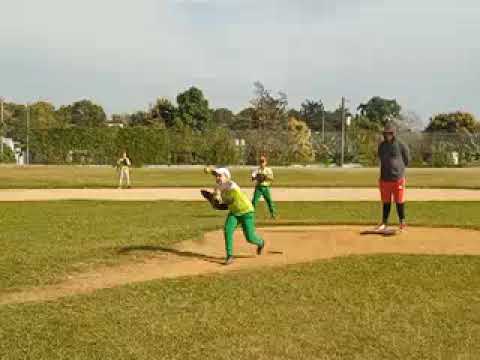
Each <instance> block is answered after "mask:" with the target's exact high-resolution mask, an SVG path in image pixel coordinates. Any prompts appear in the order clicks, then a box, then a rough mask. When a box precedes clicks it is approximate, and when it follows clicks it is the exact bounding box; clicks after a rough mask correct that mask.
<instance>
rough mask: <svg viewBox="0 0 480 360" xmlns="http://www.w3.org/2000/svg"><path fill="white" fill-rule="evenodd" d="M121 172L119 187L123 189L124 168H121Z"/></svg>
mask: <svg viewBox="0 0 480 360" xmlns="http://www.w3.org/2000/svg"><path fill="white" fill-rule="evenodd" d="M119 173H120V177H119V180H118V188H119V189H121V188H122V185H123V177H124V174H123V169H122V168H120V171H119Z"/></svg>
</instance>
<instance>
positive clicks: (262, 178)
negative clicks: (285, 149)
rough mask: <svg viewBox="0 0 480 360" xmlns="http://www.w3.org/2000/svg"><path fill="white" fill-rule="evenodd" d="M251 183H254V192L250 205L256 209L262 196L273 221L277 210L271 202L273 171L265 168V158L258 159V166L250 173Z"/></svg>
mask: <svg viewBox="0 0 480 360" xmlns="http://www.w3.org/2000/svg"><path fill="white" fill-rule="evenodd" d="M252 181H255V183H256V185H255V192H254V193H253V200H252V204H253V207H254V208H257V204H258V202H259V201H260V198H261V197H262V196H263V197H264V199H265V201H266V203H267V205H268V210H269V211H270V216H271V217H272V219H275V217H276V215H277V210H276V207H275V203H274V202H273V200H272V192H271V191H270V188H271V186H272V181H273V171H272V169H270V168H269V167H267V157H266V156H264V155H262V156H261V157H260V166H259V167H258V169H256V170H255V171H254V172H253V173H252Z"/></svg>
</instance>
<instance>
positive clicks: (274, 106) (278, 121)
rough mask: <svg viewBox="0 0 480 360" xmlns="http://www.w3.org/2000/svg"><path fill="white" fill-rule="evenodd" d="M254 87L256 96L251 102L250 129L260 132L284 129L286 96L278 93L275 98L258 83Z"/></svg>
mask: <svg viewBox="0 0 480 360" xmlns="http://www.w3.org/2000/svg"><path fill="white" fill-rule="evenodd" d="M254 87H255V95H256V96H255V98H254V99H253V100H252V101H251V104H252V107H253V109H254V110H255V113H254V116H253V117H252V127H253V128H254V129H261V130H273V129H286V128H287V125H288V116H287V105H288V101H287V95H285V94H284V93H282V92H279V93H278V95H277V96H275V95H273V94H272V93H271V91H270V90H267V89H265V87H264V86H263V84H262V83H260V82H256V83H255V84H254Z"/></svg>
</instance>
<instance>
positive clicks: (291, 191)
mask: <svg viewBox="0 0 480 360" xmlns="http://www.w3.org/2000/svg"><path fill="white" fill-rule="evenodd" d="M245 192H246V193H247V194H248V195H249V196H251V195H252V193H253V189H251V188H247V189H245ZM273 196H274V198H275V200H276V201H378V200H379V193H378V190H377V189H375V188H355V189H353V188H352V189H350V188H274V189H273ZM407 196H408V200H409V201H480V190H462V189H414V188H412V189H408V190H407ZM47 200H117V201H152V200H177V201H203V198H202V197H201V196H200V192H199V189H198V188H157V189H152V188H149V189H128V190H119V189H7V190H0V202H2V201H47Z"/></svg>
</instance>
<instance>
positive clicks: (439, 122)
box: [425, 111, 479, 133]
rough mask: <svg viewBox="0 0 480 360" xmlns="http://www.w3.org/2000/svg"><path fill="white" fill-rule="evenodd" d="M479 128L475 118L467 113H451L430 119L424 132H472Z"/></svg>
mask: <svg viewBox="0 0 480 360" xmlns="http://www.w3.org/2000/svg"><path fill="white" fill-rule="evenodd" d="M478 126H479V123H478V122H477V120H476V119H475V117H474V116H473V115H472V114H470V113H467V112H460V111H457V112H453V113H447V114H438V115H435V116H434V117H432V118H431V119H430V123H429V124H428V126H427V128H426V129H425V131H427V132H450V133H455V132H458V131H468V132H474V131H475V130H476V129H477V128H478Z"/></svg>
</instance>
